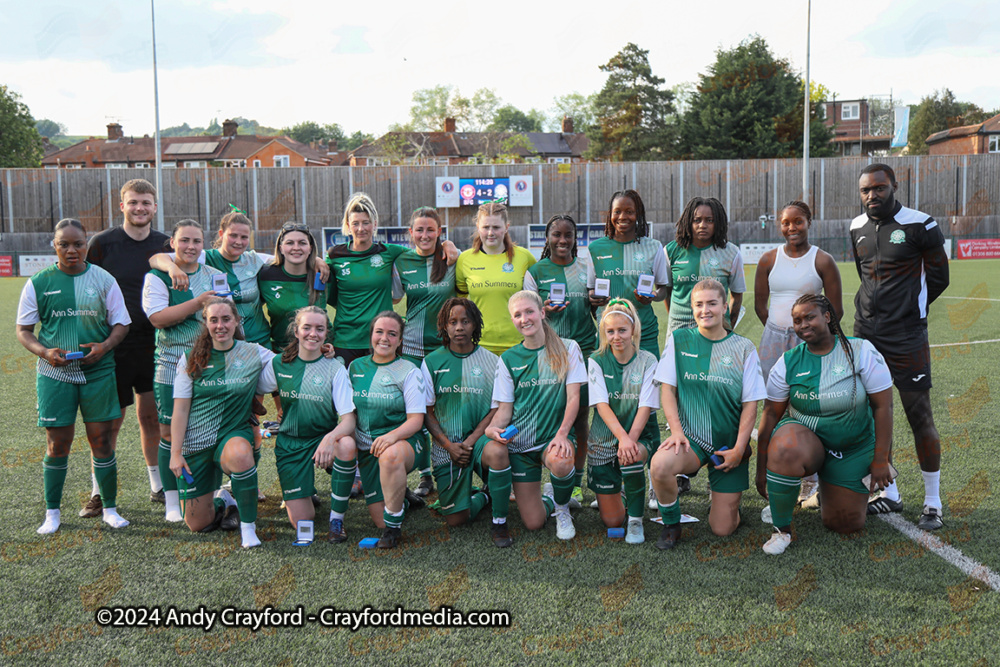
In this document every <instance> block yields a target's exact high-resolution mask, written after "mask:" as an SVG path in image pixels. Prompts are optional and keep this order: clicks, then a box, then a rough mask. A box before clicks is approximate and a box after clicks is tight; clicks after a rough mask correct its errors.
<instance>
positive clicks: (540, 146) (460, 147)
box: [351, 132, 589, 158]
mask: <svg viewBox="0 0 1000 667" xmlns="http://www.w3.org/2000/svg"><path fill="white" fill-rule="evenodd" d="M518 136H524V137H526V138H527V140H528V143H529V144H530V145H531V148H530V149H529V148H527V147H525V146H520V145H516V146H514V147H513V150H512V152H513V153H515V154H516V155H519V156H521V157H528V156H531V155H538V156H542V157H548V156H566V157H570V156H580V155H582V154H583V152H584V151H585V150H586V149H587V145H588V144H589V141H588V139H587V135H585V134H584V133H583V132H578V133H574V134H563V133H562V132H526V133H524V134H521V133H517V132H388V133H386V134H384V135H382V136H381V137H379V139H378V140H376V141H375V142H374V143H371V144H363V145H362V146H359V147H358V148H357V149H355V150H354V151H353V152H352V153H351V155H353V156H354V157H376V156H384V155H385V154H386V152H387V149H389V150H390V151H391V152H399V153H402V154H403V155H405V156H407V157H454V158H469V157H473V156H476V155H483V154H487V155H488V154H491V153H496V151H497V150H498V149H499V148H500V146H501V145H502V144H503V143H505V142H507V141H508V140H510V139H512V138H514V137H518ZM397 143H398V144H399V145H398V146H397V145H396V144H397Z"/></svg>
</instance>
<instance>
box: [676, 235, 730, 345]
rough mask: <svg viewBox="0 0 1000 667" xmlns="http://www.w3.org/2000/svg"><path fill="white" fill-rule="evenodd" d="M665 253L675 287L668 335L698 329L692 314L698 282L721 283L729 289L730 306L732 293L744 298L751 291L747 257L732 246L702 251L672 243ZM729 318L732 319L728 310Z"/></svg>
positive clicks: (712, 246) (711, 247) (702, 249)
mask: <svg viewBox="0 0 1000 667" xmlns="http://www.w3.org/2000/svg"><path fill="white" fill-rule="evenodd" d="M664 253H665V254H666V256H667V265H668V268H669V270H670V284H671V290H670V317H669V318H668V320H667V326H668V329H667V333H670V332H671V331H673V330H674V329H679V328H681V327H695V326H697V324H695V321H694V313H693V311H692V310H691V290H692V289H693V288H694V286H695V285H696V284H698V281H700V280H704V279H705V278H715V279H716V280H718V281H719V282H720V283H722V286H723V287H724V288H725V289H726V300H727V302H728V300H729V292H735V293H737V294H743V293H744V292H746V291H747V283H746V278H745V277H744V275H743V256H742V255H741V254H740V249H739V248H738V247H737V246H735V245H733V244H732V243H726V247H725V248H717V247H715V246H714V245H710V246H708V247H707V248H700V249H699V248H695V247H694V245H693V244H692V245H690V246H688V247H687V248H682V247H681V246H680V245H678V244H677V241H671V242H670V243H668V244H667V247H666V249H665V250H664ZM726 316H727V317H728V316H729V308H728V306H727V307H726Z"/></svg>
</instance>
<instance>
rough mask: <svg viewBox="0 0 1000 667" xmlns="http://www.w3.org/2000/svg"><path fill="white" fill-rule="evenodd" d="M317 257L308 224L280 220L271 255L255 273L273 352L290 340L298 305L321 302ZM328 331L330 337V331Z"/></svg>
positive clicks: (310, 304)
mask: <svg viewBox="0 0 1000 667" xmlns="http://www.w3.org/2000/svg"><path fill="white" fill-rule="evenodd" d="M317 261H320V260H319V252H318V251H317V249H316V239H314V238H313V235H312V234H311V233H310V232H309V228H308V227H307V226H306V225H304V224H302V223H301V222H286V223H285V224H283V225H282V226H281V230H280V231H279V232H278V238H276V239H275V241H274V256H273V257H272V259H271V260H270V261H269V262H267V263H266V264H265V265H264V266H263V268H262V269H261V270H260V272H259V273H258V274H257V286H258V288H259V289H260V296H261V299H263V300H264V305H265V306H266V307H267V320H268V324H269V325H270V329H271V334H270V335H271V349H272V350H273V351H274V352H281V351H282V350H283V349H285V346H286V345H288V343H289V342H290V340H291V339H290V338H289V334H290V332H291V329H292V327H291V324H292V321H293V320H294V319H295V313H296V311H298V310H299V308H305V307H306V306H314V305H316V304H317V303H319V304H320V306H323V305H325V304H324V298H325V296H326V295H325V293H324V291H323V290H317V289H314V287H315V285H314V280H315V275H316V272H315V271H314V270H313V267H314V266H316V262H317ZM327 322H329V319H327ZM327 329H328V330H329V329H330V326H329V325H328V326H327ZM329 333H330V336H331V337H332V331H331V332H329ZM327 342H332V339H331V340H328V341H327Z"/></svg>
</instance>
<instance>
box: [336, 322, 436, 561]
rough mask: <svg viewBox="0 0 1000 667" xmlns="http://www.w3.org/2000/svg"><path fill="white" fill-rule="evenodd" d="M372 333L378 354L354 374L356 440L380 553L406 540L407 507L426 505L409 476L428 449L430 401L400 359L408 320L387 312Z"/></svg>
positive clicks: (357, 365) (354, 366)
mask: <svg viewBox="0 0 1000 667" xmlns="http://www.w3.org/2000/svg"><path fill="white" fill-rule="evenodd" d="M368 331H369V336H370V341H371V349H372V353H371V354H370V355H368V356H365V357H360V358H358V359H355V360H354V361H353V362H351V365H350V368H349V375H350V377H351V384H352V385H353V386H354V405H355V407H356V409H357V415H358V417H357V428H356V429H355V436H354V440H355V442H356V444H357V448H358V469H359V471H360V472H361V481H362V484H363V486H364V490H365V503H367V505H368V512H369V514H371V517H372V521H374V522H375V525H376V526H378V527H379V528H382V529H383V531H382V537H381V538H380V539H379V541H378V547H379V548H380V549H393V548H395V547H396V545H397V544H399V539H400V536H401V530H400V528H401V526H402V524H403V516H404V512H405V510H406V505H405V504H404V503H409V505H410V506H411V507H413V508H417V507H423V500H421V499H420V498H419V497H418V496H415V495H413V494H412V493H410V492H409V491H408V490H407V488H406V475H407V473H408V472H410V471H411V470H413V467H414V462H415V461H416V456H417V454H418V453H419V452H418V450H419V449H420V448H421V445H422V443H423V441H422V439H421V438H414V437H413V436H414V435H416V434H417V433H418V432H419V431H420V429H421V428H422V427H423V424H424V414H425V413H426V412H427V401H426V396H425V395H424V386H423V377H422V376H421V374H420V369H418V368H417V367H416V366H414V365H413V363H412V362H410V361H407V360H406V359H403V358H402V357H400V351H399V348H400V345H401V343H402V339H403V318H401V317H400V316H399V315H397V314H396V313H395V312H393V311H391V310H386V311H383V312H381V313H379V314H378V315H376V316H375V317H374V318H373V319H372V321H371V324H370V325H369V328H368Z"/></svg>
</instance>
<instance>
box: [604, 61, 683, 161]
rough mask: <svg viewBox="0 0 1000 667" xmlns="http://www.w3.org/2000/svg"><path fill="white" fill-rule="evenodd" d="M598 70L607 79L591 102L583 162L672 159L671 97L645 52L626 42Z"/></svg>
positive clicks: (673, 135)
mask: <svg viewBox="0 0 1000 667" xmlns="http://www.w3.org/2000/svg"><path fill="white" fill-rule="evenodd" d="M600 69H601V71H602V72H607V73H608V79H607V81H606V82H605V84H604V88H602V89H601V91H600V92H599V93H597V95H596V96H595V98H594V115H595V116H596V122H595V123H594V124H593V125H591V126H590V127H588V128H587V129H586V132H587V136H588V137H589V138H590V147H589V148H588V149H587V154H586V157H588V158H591V159H601V158H606V159H611V160H614V161H623V160H663V159H667V158H669V157H670V156H672V155H673V152H674V145H675V140H676V132H675V124H674V106H673V93H671V92H670V91H669V90H665V89H664V88H662V85H663V82H664V80H663V79H661V78H660V77H658V76H656V75H654V74H653V70H652V68H651V67H650V65H649V51H647V50H645V49H640V48H639V47H638V46H636V45H635V44H632V43H631V42H630V43H628V44H626V45H625V47H624V48H623V49H622V50H621V51H619V52H618V53H617V54H615V55H614V56H613V57H612V58H611V60H609V61H608V62H607V63H605V64H604V65H601V67H600Z"/></svg>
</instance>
